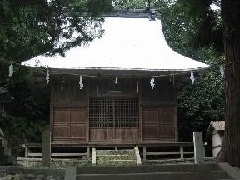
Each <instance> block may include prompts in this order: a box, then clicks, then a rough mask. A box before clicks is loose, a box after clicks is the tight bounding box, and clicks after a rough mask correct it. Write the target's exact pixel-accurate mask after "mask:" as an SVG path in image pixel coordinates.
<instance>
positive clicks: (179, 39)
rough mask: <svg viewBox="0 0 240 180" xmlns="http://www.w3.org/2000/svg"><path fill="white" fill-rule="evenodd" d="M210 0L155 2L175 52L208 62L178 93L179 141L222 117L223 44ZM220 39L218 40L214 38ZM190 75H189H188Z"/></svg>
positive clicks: (165, 32)
mask: <svg viewBox="0 0 240 180" xmlns="http://www.w3.org/2000/svg"><path fill="white" fill-rule="evenodd" d="M210 4H211V1H195V0H193V1H189V0H178V1H171V0H169V1H165V0H162V1H157V2H156V3H155V7H156V8H157V14H158V15H159V16H160V18H161V19H162V25H163V32H164V35H165V38H166V40H167V42H168V44H169V46H171V47H172V48H173V49H174V50H175V51H177V52H179V53H181V54H183V55H185V56H188V57H191V58H193V59H196V60H198V61H202V62H205V63H207V64H210V65H211V68H209V69H208V70H207V71H206V72H204V73H203V75H200V76H199V77H198V78H196V81H195V83H194V84H193V85H191V83H190V80H189V84H188V85H186V86H185V88H184V89H182V90H181V91H179V93H178V123H179V125H178V127H179V138H180V140H181V141H191V140H192V138H191V135H192V132H193V131H203V133H205V132H206V130H207V126H208V125H209V123H210V121H212V120H224V105H225V100H224V78H223V77H222V76H221V74H220V71H219V69H220V66H221V65H222V64H223V44H222V43H219V42H221V39H222V34H221V33H220V32H221V26H222V24H221V21H219V12H218V11H215V12H214V11H212V10H211V9H210ZM218 39H220V41H217V40H218ZM189 76H190V74H189Z"/></svg>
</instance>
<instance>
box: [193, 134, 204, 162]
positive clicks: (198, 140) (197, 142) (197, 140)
mask: <svg viewBox="0 0 240 180" xmlns="http://www.w3.org/2000/svg"><path fill="white" fill-rule="evenodd" d="M193 144H194V160H195V163H203V161H204V160H203V156H204V154H203V152H204V147H203V141H202V132H193Z"/></svg>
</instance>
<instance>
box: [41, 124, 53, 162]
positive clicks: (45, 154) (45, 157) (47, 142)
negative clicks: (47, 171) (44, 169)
mask: <svg viewBox="0 0 240 180" xmlns="http://www.w3.org/2000/svg"><path fill="white" fill-rule="evenodd" d="M42 165H43V166H50V165H51V132H50V130H49V129H47V130H45V131H44V132H43V133H42Z"/></svg>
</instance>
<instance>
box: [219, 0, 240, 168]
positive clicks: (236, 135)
mask: <svg viewBox="0 0 240 180" xmlns="http://www.w3.org/2000/svg"><path fill="white" fill-rule="evenodd" d="M222 20H223V38H224V48H225V76H226V116H225V118H226V119H225V121H226V125H225V135H224V140H223V148H222V151H221V153H220V157H219V160H220V161H226V162H228V163H229V164H231V165H232V166H237V167H240V1H239V0H222Z"/></svg>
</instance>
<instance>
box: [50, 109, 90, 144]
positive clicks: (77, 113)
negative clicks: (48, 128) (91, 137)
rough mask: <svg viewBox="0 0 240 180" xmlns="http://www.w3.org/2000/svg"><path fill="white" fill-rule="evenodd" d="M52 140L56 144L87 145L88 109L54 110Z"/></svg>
mask: <svg viewBox="0 0 240 180" xmlns="http://www.w3.org/2000/svg"><path fill="white" fill-rule="evenodd" d="M52 111H53V112H52V138H53V142H55V143H58V142H59V143H85V142H86V139H87V136H86V135H87V132H86V124H87V110H86V108H54V109H53V110H52Z"/></svg>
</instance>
